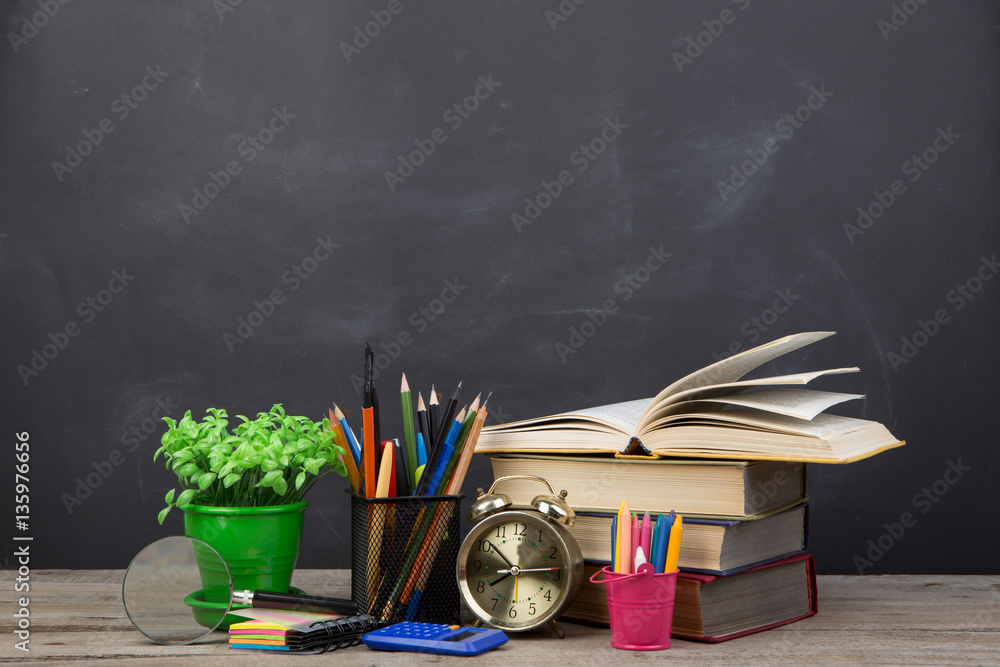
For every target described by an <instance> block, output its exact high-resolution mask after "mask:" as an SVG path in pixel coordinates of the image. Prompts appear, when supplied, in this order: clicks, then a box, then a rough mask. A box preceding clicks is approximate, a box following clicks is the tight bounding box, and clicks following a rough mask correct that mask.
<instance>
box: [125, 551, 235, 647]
mask: <svg viewBox="0 0 1000 667" xmlns="http://www.w3.org/2000/svg"><path fill="white" fill-rule="evenodd" d="M232 597H233V587H232V580H231V579H230V574H229V568H228V566H227V565H226V562H225V561H224V560H223V559H222V556H220V555H219V553H218V552H217V551H216V550H215V549H213V548H212V547H211V546H209V545H208V544H206V543H205V542H202V541H201V540H196V539H194V538H191V537H183V536H176V537H165V538H163V539H162V540H157V541H156V542H153V543H152V544H150V545H149V546H148V547H146V548H145V549H143V550H142V551H140V552H139V554H138V555H137V556H136V557H135V558H134V559H133V560H132V563H131V564H130V565H129V567H128V570H126V572H125V580H124V582H122V601H123V602H124V603H125V612H126V613H127V614H128V617H129V620H131V621H132V625H134V626H135V627H136V629H137V630H139V632H141V633H142V634H144V635H146V636H147V637H149V638H150V639H152V640H153V641H155V642H158V643H160V644H191V643H193V642H196V641H198V640H199V639H201V638H203V637H205V636H206V635H208V634H209V633H211V632H212V631H213V630H215V629H216V628H217V627H219V625H221V624H222V621H223V620H224V619H225V618H226V614H227V613H228V612H229V608H230V605H231V602H232Z"/></svg>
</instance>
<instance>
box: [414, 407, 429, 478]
mask: <svg viewBox="0 0 1000 667" xmlns="http://www.w3.org/2000/svg"><path fill="white" fill-rule="evenodd" d="M417 432H418V433H419V434H420V436H421V440H423V445H424V453H423V458H424V463H426V462H427V447H429V446H430V442H431V429H430V416H429V415H428V414H427V406H426V405H424V397H423V395H422V394H421V393H420V392H419V391H418V392H417ZM418 447H419V445H418ZM420 465H421V463H420V451H419V449H418V451H417V465H415V466H414V467H413V488H414V489H416V488H417V482H418V481H420V480H419V478H418V477H417V468H418V467H420Z"/></svg>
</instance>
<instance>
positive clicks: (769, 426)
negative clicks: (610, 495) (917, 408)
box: [476, 331, 903, 463]
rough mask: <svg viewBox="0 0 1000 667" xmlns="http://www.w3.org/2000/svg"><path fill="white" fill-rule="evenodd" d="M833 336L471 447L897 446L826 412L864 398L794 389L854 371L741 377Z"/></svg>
mask: <svg viewBox="0 0 1000 667" xmlns="http://www.w3.org/2000/svg"><path fill="white" fill-rule="evenodd" d="M834 333H835V332H832V331H820V332H810V333H801V334H795V335H792V336H786V337H785V338H781V339H779V340H776V341H772V342H770V343H767V344H765V345H761V346H760V347H755V348H753V349H752V350H747V351H746V352H742V353H740V354H737V355H735V356H733V357H729V358H728V359H723V360H722V361H718V362H716V363H714V364H712V365H710V366H706V367H705V368H703V369H701V370H698V371H695V372H694V373H691V374H690V375H688V376H686V377H684V378H681V379H680V380H678V381H677V382H675V383H673V384H672V385H670V386H669V387H667V388H666V389H664V390H663V391H661V392H660V393H659V394H657V395H656V396H654V397H653V398H652V399H648V398H647V399H642V400H638V401H628V402H626V403H615V404H613V405H604V406H601V407H596V408H587V409H584V410H576V411H574V412H565V413H562V414H558V415H552V416H548V417H536V418H534V419H526V420H523V421H518V422H511V423H508V424H499V425H494V426H489V427H486V428H484V429H483V432H482V436H481V437H480V439H479V442H478V444H477V445H476V451H477V452H479V453H481V454H490V453H508V452H523V453H541V452H545V453H578V454H583V453H585V454H595V453H598V452H606V453H614V454H615V455H616V456H619V457H632V456H640V457H649V456H654V457H664V458H665V457H670V456H683V457H705V458H726V459H776V460H785V461H809V462H815V463H847V462H850V461H855V460H858V459H863V458H866V457H868V456H871V455H873V454H876V453H878V452H880V451H883V450H885V449H889V448H892V447H898V446H900V445H902V444H903V442H901V441H899V440H898V439H897V438H895V437H894V436H893V435H892V434H891V433H889V431H888V429H886V428H885V426H883V425H882V424H880V423H878V422H874V421H869V420H865V419H854V418H851V417H842V416H837V415H831V414H826V413H825V412H824V411H825V410H826V409H827V408H829V407H831V406H834V405H836V404H838V403H841V402H843V401H848V400H852V399H856V398H863V396H861V395H859V394H841V393H835V392H828V391H815V390H812V389H804V388H802V387H801V385H805V384H807V383H809V382H810V381H812V380H814V379H816V378H818V377H821V376H824V375H834V374H840V373H855V372H857V371H858V370H859V369H857V368H834V369H830V370H824V371H813V372H809V373H799V374H794V375H782V376H776V377H766V378H759V379H752V380H743V379H742V378H743V376H744V375H746V374H747V373H749V372H750V371H752V370H754V369H755V368H757V367H759V366H761V365H763V364H765V363H767V362H769V361H771V360H772V359H776V358H777V357H780V356H781V355H783V354H787V353H788V352H791V351H793V350H797V349H798V348H800V347H803V346H805V345H808V344H810V343H814V342H816V341H818V340H822V339H823V338H826V337H828V336H832V335H833V334H834Z"/></svg>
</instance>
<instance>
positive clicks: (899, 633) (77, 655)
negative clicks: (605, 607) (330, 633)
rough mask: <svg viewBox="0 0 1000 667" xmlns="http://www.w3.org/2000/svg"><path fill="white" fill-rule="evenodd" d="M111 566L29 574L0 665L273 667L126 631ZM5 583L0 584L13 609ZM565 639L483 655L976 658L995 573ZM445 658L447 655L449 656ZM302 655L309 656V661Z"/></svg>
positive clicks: (867, 586) (991, 631)
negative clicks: (655, 629)
mask: <svg viewBox="0 0 1000 667" xmlns="http://www.w3.org/2000/svg"><path fill="white" fill-rule="evenodd" d="M121 580H122V572H121V571H118V570H112V571H107V570H98V571H94V570H43V571H36V572H32V579H31V591H30V593H29V596H30V599H31V604H30V611H31V617H30V618H31V622H32V625H31V641H30V644H29V646H30V649H31V652H30V653H29V654H25V653H23V652H22V651H19V650H17V649H15V648H14V647H13V644H14V641H15V639H14V637H15V636H14V635H13V633H12V627H11V619H12V615H11V613H10V612H6V611H5V612H4V614H3V619H4V620H3V633H2V636H3V637H4V638H5V639H4V644H3V645H2V646H0V662H13V661H22V660H29V661H32V660H36V661H37V660H40V661H45V662H49V663H57V664H60V665H87V666H94V665H114V664H121V663H122V662H123V661H125V660H136V661H142V663H143V664H148V665H161V664H163V665H171V664H177V665H181V664H191V663H192V662H197V664H199V665H215V664H233V665H236V664H241V665H264V664H268V665H273V664H274V660H275V657H274V656H273V655H267V654H264V655H259V654H255V653H250V652H247V651H232V650H230V649H229V648H228V646H227V644H226V640H227V637H226V635H225V634H224V633H214V635H213V637H212V638H211V640H210V641H208V642H206V643H200V644H197V645H193V646H161V645H159V644H154V643H153V642H151V641H149V640H148V639H146V638H145V637H143V636H142V635H141V634H140V633H139V632H137V631H136V630H135V629H134V628H133V627H132V625H131V623H130V622H129V620H128V617H127V616H126V614H125V611H124V608H123V607H122V604H121V598H120V592H121ZM293 584H294V585H296V586H298V587H300V588H302V589H304V590H308V591H310V592H312V593H316V594H318V595H327V596H334V597H349V596H350V572H349V571H345V570H301V571H297V572H296V575H295V578H294V580H293ZM14 598H15V594H14V593H13V591H12V587H7V590H4V591H0V602H2V603H3V609H5V610H10V609H14ZM562 625H563V628H564V630H565V631H566V635H567V637H566V639H565V640H559V639H557V638H555V636H554V635H552V633H550V632H548V631H547V630H545V631H538V632H533V633H529V634H527V635H513V636H512V637H511V641H510V642H509V643H508V644H507V645H506V646H505V647H503V648H501V649H498V652H497V653H495V654H491V656H490V660H491V661H492V662H497V663H498V664H499V663H501V662H502V664H504V665H505V666H506V665H538V664H545V663H547V662H550V663H552V664H555V665H563V664H567V663H570V664H582V665H607V664H609V663H613V662H621V661H623V660H627V661H628V662H630V663H631V662H647V661H650V660H662V659H667V658H669V659H670V660H675V661H680V662H681V663H682V664H689V663H690V664H755V665H769V664H775V665H778V664H782V665H784V664H793V663H801V664H814V663H818V662H824V663H837V662H840V663H854V664H857V663H865V664H885V665H890V664H891V665H897V664H908V665H979V664H982V665H987V664H996V662H997V656H998V655H1000V631H998V626H1000V576H951V575H947V576H945V575H941V576H869V577H850V576H821V577H819V615H817V616H816V617H813V618H809V619H806V620H804V621H800V622H798V623H794V624H792V625H789V626H785V627H781V628H776V629H774V630H770V631H768V632H764V633H760V634H756V635H751V636H748V637H744V638H741V639H737V640H734V641H731V642H726V643H723V644H717V645H711V644H699V643H695V642H686V641H682V640H674V643H673V647H671V648H670V649H669V650H668V652H667V653H658V652H654V653H649V654H646V653H637V652H627V651H618V650H616V649H613V648H611V647H610V644H609V633H608V631H607V630H605V629H600V628H591V627H588V626H584V625H576V624H571V623H564V624H562ZM336 657H337V662H338V664H340V665H371V664H381V665H405V666H407V667H413V666H415V665H424V664H439V663H441V662H451V661H452V660H453V659H446V658H441V657H439V656H422V655H416V654H402V653H374V652H372V651H369V650H367V649H365V648H364V647H357V648H351V649H345V650H341V651H338V652H337V656H336ZM317 659H318V658H316V657H315V656H282V658H281V660H282V664H284V663H285V662H286V661H287V662H288V664H298V663H299V662H302V663H303V664H305V663H306V662H309V663H310V664H316V663H315V661H316V660H317ZM455 660H457V659H455ZM310 661H312V662H310Z"/></svg>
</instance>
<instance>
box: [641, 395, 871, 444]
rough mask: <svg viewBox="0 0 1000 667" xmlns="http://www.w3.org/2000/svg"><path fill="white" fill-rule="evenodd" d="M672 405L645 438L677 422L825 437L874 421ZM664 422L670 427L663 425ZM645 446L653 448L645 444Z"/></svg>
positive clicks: (699, 404) (700, 405)
mask: <svg viewBox="0 0 1000 667" xmlns="http://www.w3.org/2000/svg"><path fill="white" fill-rule="evenodd" d="M674 407H675V408H679V409H677V410H676V412H675V414H673V415H669V416H666V417H664V418H662V419H659V420H657V421H656V422H655V423H653V424H651V425H650V427H649V428H648V432H647V435H646V436H645V438H646V439H649V438H651V437H652V436H653V434H654V432H656V433H667V432H669V431H670V430H671V429H673V428H674V427H675V426H679V425H681V424H684V425H694V424H704V425H710V424H715V425H727V426H730V427H734V428H741V429H742V428H748V429H756V430H762V431H771V432H774V433H789V434H792V435H801V436H808V437H811V438H817V439H819V440H826V439H829V438H832V437H835V436H837V435H842V434H844V433H847V432H850V431H851V430H855V429H859V428H863V427H866V426H867V425H869V424H877V423H878V422H872V421H869V420H867V419H855V418H854V417H843V416H841V415H830V414H826V413H821V414H818V415H816V416H815V417H814V418H813V419H797V418H795V417H789V416H786V415H779V414H775V413H773V412H765V411H764V410H755V409H753V408H739V409H736V410H731V409H726V407H725V406H723V405H718V404H712V403H689V404H686V405H684V406H674ZM668 424H669V425H670V428H663V427H664V426H667V425H668ZM644 444H645V442H644ZM647 447H649V449H653V447H651V446H649V445H648V444H647Z"/></svg>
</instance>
